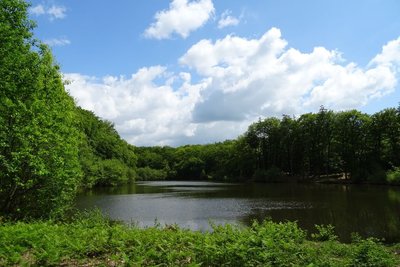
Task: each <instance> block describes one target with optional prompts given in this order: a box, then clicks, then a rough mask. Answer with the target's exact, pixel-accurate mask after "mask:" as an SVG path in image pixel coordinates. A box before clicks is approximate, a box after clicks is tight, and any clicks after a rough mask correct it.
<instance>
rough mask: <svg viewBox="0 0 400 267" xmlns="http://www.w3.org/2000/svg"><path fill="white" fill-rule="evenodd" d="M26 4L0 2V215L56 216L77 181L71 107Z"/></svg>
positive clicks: (14, 0)
mask: <svg viewBox="0 0 400 267" xmlns="http://www.w3.org/2000/svg"><path fill="white" fill-rule="evenodd" d="M26 8H27V4H26V3H25V2H23V1H18V0H1V1H0V55H1V56H0V215H2V214H5V215H12V216H13V217H15V218H21V217H46V216H49V215H57V214H62V213H63V211H64V210H65V209H66V208H68V206H69V204H71V201H72V200H73V198H74V196H75V191H76V188H77V186H78V185H79V180H80V177H81V171H80V166H79V161H78V142H79V134H78V131H77V129H76V127H75V126H74V121H75V112H74V111H75V106H74V102H73V100H72V98H71V97H70V96H69V95H68V94H67V93H66V92H65V90H64V85H63V82H62V79H61V75H60V73H59V70H58V67H57V66H56V65H55V64H54V61H53V58H52V56H51V53H50V51H49V50H48V48H47V47H46V46H44V45H41V44H40V43H39V42H38V41H36V40H34V39H33V37H32V33H31V30H32V27H33V26H34V24H33V23H32V22H31V21H29V20H28V19H27V11H26Z"/></svg>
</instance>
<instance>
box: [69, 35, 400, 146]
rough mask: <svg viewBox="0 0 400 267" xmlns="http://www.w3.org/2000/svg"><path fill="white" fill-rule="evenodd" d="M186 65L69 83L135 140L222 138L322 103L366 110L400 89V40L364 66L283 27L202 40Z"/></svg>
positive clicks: (152, 142) (78, 78)
mask: <svg viewBox="0 0 400 267" xmlns="http://www.w3.org/2000/svg"><path fill="white" fill-rule="evenodd" d="M179 62H180V64H181V65H182V71H181V72H180V73H170V72H169V71H168V69H167V68H165V67H162V66H153V67H149V68H142V69H140V70H139V71H137V72H136V73H135V74H133V75H132V76H131V77H129V78H125V77H113V76H107V77H103V78H101V79H99V78H95V77H88V76H83V75H81V74H66V75H65V76H66V78H67V79H68V80H70V81H71V83H70V84H69V85H68V86H67V88H68V90H69V91H70V92H71V95H72V96H74V97H75V98H76V99H77V102H78V104H79V105H81V106H82V107H84V108H86V109H89V110H92V111H94V112H95V113H96V114H98V115H99V116H101V117H103V118H106V119H109V120H111V121H113V122H114V123H115V125H116V128H117V130H118V131H119V132H120V134H121V135H122V136H123V137H124V138H125V139H126V140H127V141H128V142H130V143H132V144H135V145H155V144H161V145H166V144H167V145H181V144H186V143H207V142H215V141H221V140H225V139H229V138H236V137H237V136H238V135H239V134H241V133H243V132H244V131H245V130H246V128H247V126H248V125H249V124H250V123H252V122H254V121H255V120H257V119H258V118H259V117H263V116H281V115H282V114H289V115H292V114H295V115H297V114H302V113H304V112H309V111H317V110H318V108H319V106H320V105H324V106H325V107H327V108H330V109H334V110H343V109H351V108H359V107H361V106H363V105H365V104H367V103H368V102H369V101H371V100H372V99H375V98H379V97H381V96H383V95H386V94H389V93H391V92H393V90H395V88H396V86H398V76H399V68H400V38H399V39H397V40H393V41H390V42H388V43H387V44H386V45H384V46H383V48H382V51H381V52H380V53H379V54H377V55H376V56H375V57H374V58H373V59H372V60H371V61H370V63H369V64H368V65H367V66H364V67H362V66H358V65H357V64H355V63H353V62H346V61H344V60H343V59H342V58H341V54H340V53H339V52H338V51H335V50H333V51H332V50H327V49H326V48H324V47H315V48H314V49H313V50H312V51H311V52H308V53H304V52H301V51H299V50H297V49H295V48H292V47H290V46H289V44H288V43H287V41H286V40H284V39H283V38H282V36H281V32H280V30H279V29H276V28H272V29H270V30H269V31H267V32H266V33H265V34H263V35H262V36H260V37H259V38H253V39H248V38H243V37H239V36H232V35H228V36H226V37H224V38H222V39H218V40H215V41H212V40H200V41H199V42H198V43H196V44H194V45H193V46H192V47H191V48H190V49H189V50H188V51H187V52H186V53H185V54H184V55H182V57H181V58H180V59H179ZM185 69H186V70H185ZM192 76H196V77H199V78H197V79H196V81H193V79H192ZM197 80H198V81H197Z"/></svg>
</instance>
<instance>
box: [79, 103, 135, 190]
mask: <svg viewBox="0 0 400 267" xmlns="http://www.w3.org/2000/svg"><path fill="white" fill-rule="evenodd" d="M76 111H77V121H78V125H79V130H80V132H82V133H83V138H82V142H81V144H80V149H79V159H80V163H81V167H82V170H83V173H84V177H83V181H82V186H83V187H93V186H96V185H117V184H122V183H126V182H128V181H132V180H134V179H135V177H136V160H137V158H136V155H135V154H134V147H133V146H131V145H129V144H128V143H127V142H126V141H124V140H122V139H121V137H120V136H119V135H118V133H117V131H116V130H115V129H114V126H113V124H112V123H111V122H108V121H104V120H101V119H100V118H98V117H97V116H96V115H95V114H94V113H93V112H90V111H87V110H84V109H81V108H77V110H76Z"/></svg>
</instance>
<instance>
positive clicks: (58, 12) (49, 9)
mask: <svg viewBox="0 0 400 267" xmlns="http://www.w3.org/2000/svg"><path fill="white" fill-rule="evenodd" d="M29 12H30V13H31V14H32V15H35V16H42V15H47V16H48V17H49V19H50V20H55V19H63V18H65V17H66V12H67V9H66V8H65V7H64V6H57V5H52V6H45V5H44V4H38V5H36V6H34V7H31V8H29Z"/></svg>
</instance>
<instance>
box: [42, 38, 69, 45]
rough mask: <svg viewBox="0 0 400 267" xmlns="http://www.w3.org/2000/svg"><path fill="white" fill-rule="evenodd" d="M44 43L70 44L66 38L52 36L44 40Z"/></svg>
mask: <svg viewBox="0 0 400 267" xmlns="http://www.w3.org/2000/svg"><path fill="white" fill-rule="evenodd" d="M44 43H45V44H47V45H49V46H66V45H70V44H71V41H70V40H68V39H66V38H52V39H47V40H44Z"/></svg>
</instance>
